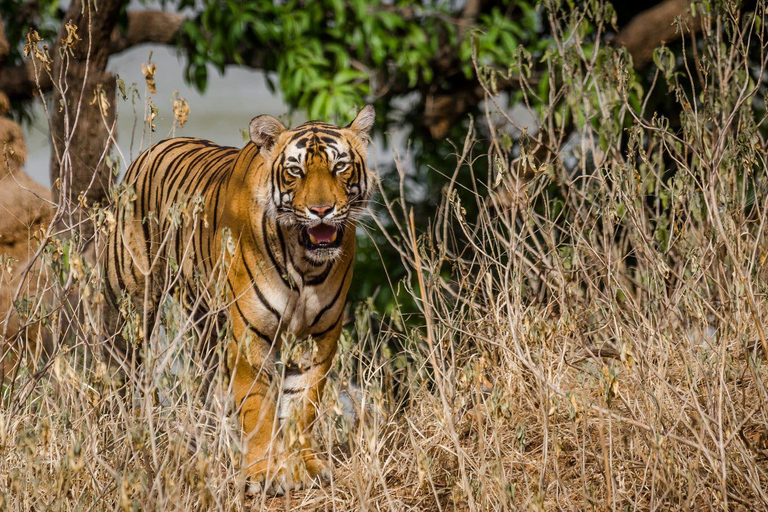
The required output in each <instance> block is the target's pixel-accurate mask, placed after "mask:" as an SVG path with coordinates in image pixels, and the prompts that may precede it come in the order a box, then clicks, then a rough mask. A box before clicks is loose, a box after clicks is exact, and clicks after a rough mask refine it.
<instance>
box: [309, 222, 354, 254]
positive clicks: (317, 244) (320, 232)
mask: <svg viewBox="0 0 768 512" xmlns="http://www.w3.org/2000/svg"><path fill="white" fill-rule="evenodd" d="M343 234H344V226H332V225H330V224H318V225H317V226H312V227H311V228H303V229H302V230H301V232H300V233H299V243H301V245H303V246H304V247H306V248H307V249H309V250H317V249H333V248H336V247H339V246H340V245H341V240H342V238H343V236H342V235H343Z"/></svg>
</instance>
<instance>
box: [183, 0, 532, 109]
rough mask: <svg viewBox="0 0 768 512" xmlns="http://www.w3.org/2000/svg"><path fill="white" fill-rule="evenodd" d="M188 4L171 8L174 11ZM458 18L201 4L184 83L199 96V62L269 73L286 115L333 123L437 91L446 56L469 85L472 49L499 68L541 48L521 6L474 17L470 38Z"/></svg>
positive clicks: (376, 9)
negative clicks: (370, 105)
mask: <svg viewBox="0 0 768 512" xmlns="http://www.w3.org/2000/svg"><path fill="white" fill-rule="evenodd" d="M193 6H194V2H190V1H189V0H181V1H180V2H179V7H180V8H185V7H193ZM511 13H514V16H510V14H511ZM460 15H461V13H460V11H452V10H451V9H450V5H449V4H445V3H435V4H431V3H430V4H425V3H423V2H416V1H413V0H406V1H402V2H398V3H397V4H395V5H393V4H391V3H389V2H384V1H380V0H373V1H366V0H354V1H350V2H343V1H341V0H321V1H317V2H309V3H307V2H301V1H299V0H289V1H286V2H273V1H271V0H259V1H255V2H237V1H234V0H216V1H212V2H206V3H205V4H204V6H203V8H202V10H201V11H200V13H199V16H198V18H197V19H196V20H195V21H191V22H188V23H187V24H185V25H184V29H183V30H184V33H185V37H186V39H187V41H188V44H187V46H188V48H189V49H190V52H189V60H188V67H187V78H188V80H190V81H191V82H192V83H194V84H196V85H197V86H198V87H200V88H201V89H204V88H205V86H206V81H207V69H206V64H213V65H215V66H216V67H217V68H218V69H219V70H220V71H223V70H224V67H225V65H226V64H227V63H231V62H234V63H244V62H258V63H259V64H260V66H259V67H262V68H263V69H265V70H266V71H270V72H274V73H276V75H277V84H276V85H277V86H278V87H279V89H280V90H281V91H282V93H283V94H284V96H285V100H286V101H287V102H288V104H290V105H291V106H292V107H294V108H298V109H301V110H303V111H306V112H307V113H308V114H309V117H310V118H321V119H325V120H329V121H337V120H339V119H340V118H346V116H348V115H349V114H350V112H352V111H353V110H354V108H355V107H357V106H360V105H362V104H364V103H366V102H367V100H369V98H370V97H371V96H372V95H373V96H376V97H377V98H383V100H384V101H385V102H387V103H388V102H389V101H391V100H392V99H393V98H395V97H397V96H398V95H403V94H405V93H407V92H409V91H410V90H414V89H424V88H429V87H430V86H433V85H437V86H441V87H442V86H445V85H446V84H444V83H436V81H437V80H444V79H445V77H440V76H437V75H436V74H435V69H436V68H438V67H440V65H443V66H444V65H445V61H446V60H452V59H454V58H455V57H457V58H458V61H459V67H460V69H461V71H462V72H463V74H464V76H465V78H467V79H471V78H472V76H473V66H472V53H473V47H474V48H475V50H474V52H475V54H476V55H478V56H479V58H480V61H481V62H482V63H483V64H486V65H505V63H506V62H507V61H508V59H509V55H510V54H511V53H512V52H514V51H516V49H517V48H518V46H520V45H523V46H524V47H527V48H529V50H530V51H537V50H538V49H540V48H542V39H541V38H540V37H539V34H540V33H541V27H540V25H541V24H540V22H539V17H538V14H537V11H536V10H535V9H534V8H533V6H532V4H531V3H530V2H516V3H515V5H514V7H511V6H509V5H506V2H505V3H504V5H502V6H498V7H493V8H492V9H491V10H490V12H488V13H481V14H480V15H479V18H478V20H477V21H478V22H477V25H476V27H475V28H473V29H472V31H471V32H472V34H474V37H471V38H470V37H465V35H463V34H461V33H460V26H461V20H460ZM544 44H545V43H544Z"/></svg>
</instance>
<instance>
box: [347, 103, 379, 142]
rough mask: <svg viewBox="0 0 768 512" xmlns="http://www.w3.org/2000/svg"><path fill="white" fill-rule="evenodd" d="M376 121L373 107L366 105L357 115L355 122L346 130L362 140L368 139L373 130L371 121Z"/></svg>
mask: <svg viewBox="0 0 768 512" xmlns="http://www.w3.org/2000/svg"><path fill="white" fill-rule="evenodd" d="M375 119H376V110H375V109H374V108H373V105H366V106H364V107H363V109H362V110H361V111H360V112H358V113H357V116H356V117H355V120H354V121H352V122H351V123H349V124H348V125H347V128H349V129H350V130H352V131H353V132H355V133H356V134H357V135H359V136H360V137H362V138H364V139H365V138H368V135H370V133H371V128H373V121H374V120H375Z"/></svg>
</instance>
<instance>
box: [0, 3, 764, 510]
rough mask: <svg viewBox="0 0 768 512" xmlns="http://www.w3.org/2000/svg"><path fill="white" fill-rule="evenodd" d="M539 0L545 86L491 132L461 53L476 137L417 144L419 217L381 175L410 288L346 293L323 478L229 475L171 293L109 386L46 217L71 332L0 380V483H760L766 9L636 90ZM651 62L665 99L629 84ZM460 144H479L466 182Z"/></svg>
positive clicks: (19, 487)
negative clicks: (390, 299)
mask: <svg viewBox="0 0 768 512" xmlns="http://www.w3.org/2000/svg"><path fill="white" fill-rule="evenodd" d="M545 4H547V5H546V6H545V10H544V14H543V16H544V18H543V21H544V22H546V23H550V24H551V26H552V30H553V33H554V38H555V45H554V46H553V50H552V52H553V55H554V58H552V59H550V60H549V61H547V66H548V73H547V74H546V75H543V76H531V75H529V74H527V73H525V71H524V66H523V64H524V62H523V61H524V60H525V58H526V57H525V56H520V61H515V63H514V65H513V67H512V73H513V77H514V78H515V79H516V80H518V81H519V83H520V89H521V90H522V91H523V96H524V100H525V101H528V102H531V103H533V102H536V103H538V104H543V105H545V106H546V108H543V110H542V112H541V113H540V128H539V129H538V130H536V131H530V132H526V133H525V134H524V135H522V136H519V135H517V136H515V135H510V134H514V133H518V134H519V133H520V132H521V131H525V130H522V129H520V130H517V129H516V128H522V127H515V126H514V125H515V120H514V119H510V118H505V117H504V116H503V115H500V114H499V113H498V108H497V107H496V106H495V105H496V102H497V101H498V100H497V98H496V96H495V94H494V91H493V82H494V79H493V78H492V75H493V72H492V71H491V70H487V69H483V68H481V67H480V64H479V63H478V64H477V66H478V72H479V74H480V75H481V76H483V77H484V80H483V83H484V85H485V86H486V87H487V92H488V102H487V112H488V126H489V128H488V132H487V133H484V134H483V138H485V139H490V140H491V141H492V144H491V149H490V150H489V151H488V153H483V154H480V155H478V154H476V153H475V151H476V150H475V149H474V148H476V147H481V146H478V145H477V144H476V137H478V135H477V134H476V133H475V132H474V131H471V132H470V133H469V134H468V136H467V139H466V140H465V141H464V144H463V145H461V146H460V147H459V148H458V151H457V158H456V165H455V169H440V170H437V171H435V172H443V173H444V174H445V175H446V176H447V177H446V186H445V189H444V196H443V198H444V200H443V203H442V205H441V207H440V209H439V210H438V211H437V212H436V214H435V216H434V218H433V219H430V221H431V222H430V227H429V229H427V230H425V231H422V232H418V231H417V229H416V228H415V227H414V224H413V219H412V214H411V210H410V208H409V206H408V201H407V196H408V194H407V192H404V193H403V197H398V198H392V197H386V196H384V197H383V198H382V202H383V204H385V205H386V206H387V208H388V210H389V215H390V218H391V219H392V222H391V225H390V226H389V227H388V228H387V229H388V233H389V234H390V236H391V237H392V243H393V244H394V245H395V246H396V247H397V248H398V250H399V252H400V254H401V257H402V260H403V263H404V264H405V265H406V267H407V268H408V270H409V272H410V278H409V279H407V280H406V281H405V282H403V283H401V286H404V287H406V289H407V290H408V291H409V292H410V293H411V294H412V295H413V297H414V298H415V300H416V301H417V303H418V304H419V307H420V309H421V315H420V316H419V319H418V321H413V319H411V323H409V324H408V325H403V324H402V321H401V320H402V319H401V318H398V317H397V316H396V317H394V318H381V317H380V316H379V315H378V314H376V313H375V312H373V311H371V310H370V309H369V308H367V307H362V306H361V307H359V308H358V309H357V311H356V314H355V320H354V322H353V323H352V324H351V325H349V326H348V328H347V329H346V330H345V333H344V335H343V339H342V344H341V349H340V353H339V355H338V357H337V360H336V364H335V366H334V368H333V370H332V375H331V376H330V377H331V378H330V383H329V387H328V389H327V392H326V394H325V397H324V400H323V404H322V407H321V410H322V413H321V417H320V419H319V423H318V425H317V427H316V430H315V432H316V437H317V439H316V441H317V444H318V446H319V447H320V449H321V450H323V451H324V452H325V453H326V454H327V455H328V456H329V457H330V458H331V459H332V461H333V466H334V474H333V480H332V481H331V483H330V484H329V485H327V486H326V487H324V488H322V489H315V490H309V491H301V492H293V493H292V494H290V495H288V496H284V497H280V498H268V497H266V496H264V497H262V496H256V497H247V496H245V494H244V493H243V482H242V480H241V477H240V475H239V472H238V470H237V468H238V464H239V461H240V451H239V450H240V438H239V433H238V428H237V422H236V419H235V418H234V417H233V416H232V415H231V404H230V402H229V399H228V394H227V391H226V382H225V381H223V380H222V379H218V380H217V382H216V385H215V386H213V387H212V389H211V390H210V392H209V394H208V399H207V406H205V407H204V406H202V405H201V404H202V403H203V400H200V399H199V396H200V393H201V391H200V390H201V388H200V386H199V384H200V380H201V378H202V373H201V370H200V369H199V363H200V361H199V357H196V356H195V355H194V350H193V348H192V345H193V344H194V343H195V336H194V334H193V333H192V332H191V329H190V328H189V325H188V318H186V317H185V315H183V314H181V313H180V311H179V310H178V308H177V307H174V305H173V304H172V303H169V305H168V306H167V314H166V315H165V316H164V318H163V320H162V321H163V326H164V329H163V330H156V331H155V332H154V336H153V337H152V338H151V339H149V340H142V341H141V343H142V344H143V347H144V349H145V350H146V351H147V354H148V361H147V364H145V365H144V369H143V370H142V372H143V373H142V375H141V376H140V378H139V382H140V383H141V384H140V385H137V386H136V389H134V391H133V392H132V393H129V396H128V397H126V396H124V395H122V394H120V393H118V392H117V391H116V388H115V387H116V385H115V384H114V383H113V382H111V381H110V379H109V374H108V372H107V371H106V366H105V365H104V363H103V362H100V361H99V359H100V355H99V351H94V350H92V349H93V348H94V347H97V346H98V345H99V344H101V343H104V341H103V340H104V337H103V336H102V335H101V334H100V332H99V329H98V319H99V314H100V313H99V311H100V309H99V308H100V307H101V299H100V292H99V289H100V285H99V283H100V276H99V270H98V268H97V267H95V266H93V265H90V264H89V263H88V262H87V261H86V260H84V259H81V258H79V257H77V256H76V255H77V251H76V250H72V252H69V251H70V250H69V249H68V247H69V246H66V245H62V244H61V243H58V244H56V243H53V242H51V245H50V247H49V249H47V250H46V251H44V252H43V254H42V257H43V258H44V263H45V264H46V265H49V266H50V267H51V268H52V269H53V270H54V272H53V274H54V275H56V276H58V277H59V279H58V280H56V282H55V283H51V286H53V287H54V288H56V287H58V288H57V290H59V291H58V292H57V293H56V294H55V296H56V297H57V298H58V300H59V302H58V303H56V304H54V307H53V309H52V310H51V309H49V310H47V311H48V313H46V322H48V323H49V324H50V325H51V326H52V328H53V330H54V332H56V329H58V328H60V327H61V326H62V325H67V326H68V327H67V328H68V332H66V333H65V334H63V335H62V336H61V337H60V339H59V340H58V341H59V343H58V344H57V346H58V351H57V353H56V354H55V356H54V357H53V358H52V359H51V361H50V364H49V365H48V366H47V367H46V368H44V369H43V370H42V371H40V372H38V373H36V374H34V375H30V374H29V373H28V372H27V371H25V370H22V371H21V372H20V375H19V376H18V377H17V379H16V380H15V382H14V383H13V385H7V386H6V387H4V388H3V392H2V403H3V406H2V410H0V450H1V451H0V453H1V454H2V459H1V460H0V503H2V504H3V506H1V507H0V509H2V508H5V509H8V510H30V509H35V510H42V509H56V510H59V509H60V510H105V509H121V510H132V509H156V510H199V509H216V510H222V509H225V510H246V509H248V510H251V509H262V508H263V509H275V510H278V509H287V510H315V509H328V510H330V509H333V510H357V509H366V510H368V509H375V510H379V509H382V510H440V511H450V510H511V509H520V510H554V509H569V510H586V509H611V510H614V509H620V510H658V509H662V510H670V509H674V510H677V509H681V510H708V509H714V510H756V509H764V510H768V491H767V490H766V489H768V482H767V479H768V408H767V406H768V390H767V388H766V381H767V379H768V369H766V364H765V362H766V354H768V350H766V348H768V347H766V336H768V334H767V333H766V332H765V328H764V327H763V326H764V325H766V320H767V319H768V316H767V315H766V260H767V259H768V237H767V236H766V226H765V224H766V220H768V194H767V193H766V192H767V191H768V190H767V189H768V176H766V152H765V147H766V145H765V140H764V139H763V135H762V133H764V132H765V129H766V123H765V117H761V116H763V115H764V105H765V99H766V97H765V91H766V89H765V85H764V83H763V82H761V81H760V78H761V77H764V76H765V74H764V72H765V64H766V59H767V58H768V55H766V53H765V50H766V46H765V45H766V43H768V42H766V40H765V39H764V37H765V26H764V24H762V23H756V22H755V21H754V20H755V18H752V17H744V16H742V17H741V18H738V16H739V13H738V12H737V11H736V10H735V9H726V8H723V10H722V11H720V12H719V13H718V14H703V16H704V18H703V21H702V24H703V31H702V33H701V34H699V35H698V36H696V38H695V39H696V40H694V41H692V40H691V38H689V39H687V40H686V49H685V52H686V55H685V57H686V60H685V62H684V63H683V62H681V63H680V64H679V65H678V66H676V67H675V69H674V71H673V70H672V69H671V68H667V67H666V62H667V61H666V58H667V55H668V54H667V53H666V52H665V51H664V50H661V51H659V52H658V54H657V59H656V60H657V63H658V64H659V65H660V66H659V68H660V69H659V71H657V75H656V77H655V80H654V85H653V89H652V90H649V91H641V90H639V89H637V88H636V87H635V82H634V79H633V76H632V74H631V72H630V71H629V69H631V65H629V63H627V62H626V59H627V57H626V55H627V54H626V53H625V52H620V51H616V50H614V49H611V48H608V47H605V46H604V45H602V44H600V43H594V44H593V43H592V42H593V41H594V40H595V39H594V32H593V33H592V35H590V36H587V32H585V31H582V30H580V29H579V27H583V26H584V24H585V23H587V21H590V23H591V25H592V27H593V28H594V30H595V31H596V32H597V33H598V35H599V34H601V33H602V32H604V31H606V30H608V29H609V28H610V27H609V24H608V20H609V18H610V12H606V11H602V10H601V8H600V9H598V8H594V9H593V8H590V9H589V10H588V11H586V12H582V11H579V10H573V11H569V12H568V13H567V14H563V11H558V10H556V9H554V8H553V6H552V5H549V4H550V2H545ZM697 6H698V9H699V11H698V12H699V15H700V16H702V14H701V13H702V12H705V13H706V12H707V11H706V10H705V9H703V7H704V6H703V5H702V4H697ZM763 9H764V5H763V3H762V2H759V7H758V16H757V17H758V18H759V17H762V15H763V14H764V10H763ZM598 40H599V38H598ZM691 44H693V45H694V48H695V51H693V52H691V51H690V50H691ZM747 55H749V56H750V58H751V60H750V61H749V62H752V63H753V64H754V63H755V62H756V63H757V67H752V68H750V67H749V66H748V64H747V58H746V57H747ZM515 73H518V74H515ZM755 77H757V80H756V78H755ZM693 78H695V79H696V80H691V79H693ZM534 81H538V82H541V81H546V82H548V87H547V88H541V87H538V85H537V84H534V83H533V82H534ZM691 81H694V82H695V83H696V87H697V89H696V90H695V91H692V90H691V89H690V88H689V87H687V86H686V85H685V84H687V83H690V82H691ZM654 90H655V91H656V93H659V92H661V93H666V92H667V91H669V94H670V96H671V97H672V98H674V101H675V103H676V104H677V105H679V107H680V112H681V114H680V120H679V126H674V127H673V128H670V127H669V122H668V121H665V120H663V119H660V118H659V117H658V116H655V115H653V113H649V112H646V111H645V100H646V98H647V97H648V96H649V95H651V94H653V93H654ZM541 91H545V93H546V94H548V98H539V97H537V95H538V94H540V93H541ZM761 109H762V110H761ZM192 115H194V113H193V114H192ZM583 120H587V121H586V122H584V121H583ZM516 137H519V138H518V142H520V144H512V143H511V141H512V139H514V138H516ZM566 137H572V139H571V143H570V144H566V142H567V140H566ZM505 141H507V142H506V143H505ZM566 148H572V149H566ZM478 158H484V159H488V161H489V162H490V163H491V164H492V165H491V167H492V172H491V173H490V174H489V175H488V176H487V177H480V176H476V178H477V180H476V181H475V183H476V185H475V187H476V188H475V189H474V190H464V189H462V186H461V185H460V184H459V182H458V181H457V180H456V177H457V176H459V175H460V174H462V173H469V172H472V170H473V168H474V167H475V162H477V159H478ZM398 171H399V173H400V179H401V180H403V182H404V183H405V179H406V175H407V169H405V168H404V166H402V165H399V166H398ZM406 188H407V187H406V186H404V187H402V190H404V191H405V190H406ZM460 198H464V199H463V201H464V204H462V203H461V201H462V199H460ZM467 198H470V199H471V200H472V201H473V202H474V204H472V205H471V208H470V205H469V203H468V202H467V200H468V199H467ZM465 209H468V210H471V211H477V215H476V216H475V215H473V216H472V217H471V218H470V217H469V216H468V215H467V214H466V212H465ZM95 215H96V216H95V218H96V219H97V220H98V224H99V225H100V226H101V228H102V229H109V222H108V220H109V219H108V217H106V216H104V215H103V214H102V213H99V214H95ZM99 219H100V220H99ZM67 287H69V288H67ZM70 290H77V291H78V292H79V297H80V299H79V300H78V301H77V302H68V301H66V300H64V298H65V297H67V296H68V292H69V291H70ZM51 311H52V313H50V312H51ZM66 317H70V318H72V317H75V318H77V319H78V321H77V322H65V321H64V320H65V318H66ZM135 318H136V320H137V321H136V323H135V325H134V326H133V327H132V328H134V329H136V330H138V326H139V325H140V322H139V321H138V317H135ZM388 326H390V327H391V328H389V327H388ZM129 328H131V326H129ZM137 332H138V331H137ZM394 346H403V347H405V349H404V350H403V351H401V352H397V353H393V352H392V347H394ZM88 354H90V357H86V356H87V355H88ZM92 359H93V360H92ZM350 383H354V385H351V384H350ZM345 405H346V407H347V410H344V406H345ZM351 411H353V412H351Z"/></svg>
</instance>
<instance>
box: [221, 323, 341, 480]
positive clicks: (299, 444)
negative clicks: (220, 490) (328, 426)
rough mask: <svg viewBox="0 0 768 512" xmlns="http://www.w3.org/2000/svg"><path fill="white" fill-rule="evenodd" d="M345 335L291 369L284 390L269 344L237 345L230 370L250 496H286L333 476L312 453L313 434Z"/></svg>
mask: <svg viewBox="0 0 768 512" xmlns="http://www.w3.org/2000/svg"><path fill="white" fill-rule="evenodd" d="M237 324H238V322H237V321H236V322H235V323H234V327H235V338H236V339H240V340H243V339H245V338H246V337H247V335H246V331H247V328H248V327H247V326H239V325H237ZM238 327H242V328H243V329H242V330H241V329H239V328H238ZM340 330H341V325H339V326H338V328H335V329H333V332H330V333H327V334H325V335H324V336H322V337H320V338H319V339H318V340H317V341H316V342H315V345H316V346H317V347H318V350H312V351H310V354H309V356H310V359H308V360H307V361H306V363H307V364H305V365H302V366H298V367H294V366H292V365H289V366H288V367H286V373H285V375H284V379H283V381H282V390H279V388H278V386H277V385H275V381H276V380H277V379H275V378H274V377H273V376H274V374H275V371H274V367H273V365H272V364H270V363H269V362H268V361H269V360H270V359H269V358H270V357H274V355H272V354H271V352H270V351H268V347H266V346H265V344H263V345H258V344H259V343H263V340H258V339H253V338H251V339H250V342H243V343H239V344H238V343H236V342H234V341H233V342H232V344H231V346H230V364H229V367H230V371H231V375H232V379H231V382H232V389H233V392H234V395H235V405H236V406H237V411H238V418H239V420H240V424H241V426H242V429H243V436H244V441H245V443H244V444H245V450H244V460H243V469H244V471H245V472H246V474H247V477H248V481H249V491H251V492H260V491H262V490H266V491H267V492H270V493H274V494H282V493H284V492H286V491H290V490H291V489H298V488H303V487H312V486H315V485H317V484H319V483H321V482H322V481H324V480H326V479H327V478H328V477H329V468H328V464H327V463H326V462H325V461H324V460H323V458H322V457H321V456H319V455H318V454H317V453H316V452H315V451H314V450H313V449H312V445H311V437H312V431H311V430H312V424H313V423H314V421H315V418H316V416H317V406H318V404H319V401H320V399H321V398H322V392H323V388H324V386H325V379H326V375H327V372H328V369H329V368H330V366H331V363H332V360H333V356H334V355H335V353H336V345H337V340H338V335H339V333H340ZM238 331H241V332H240V333H238ZM238 334H241V336H238ZM263 350H267V352H266V353H265V352H263ZM260 352H261V353H260ZM312 355H314V358H312V357H311V356H312ZM294 368H295V369H294ZM278 401H279V406H278Z"/></svg>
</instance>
